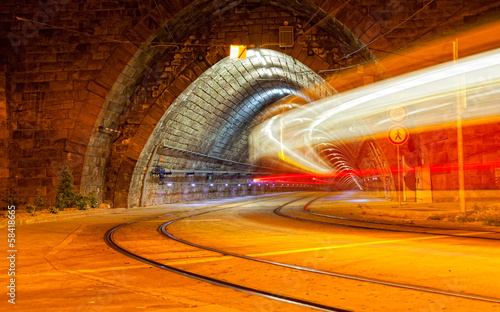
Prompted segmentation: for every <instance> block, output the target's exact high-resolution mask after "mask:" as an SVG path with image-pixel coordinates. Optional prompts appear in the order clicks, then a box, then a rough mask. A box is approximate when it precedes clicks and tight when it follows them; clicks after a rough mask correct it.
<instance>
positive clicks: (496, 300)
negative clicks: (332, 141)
mask: <svg viewBox="0 0 500 312" xmlns="http://www.w3.org/2000/svg"><path fill="white" fill-rule="evenodd" d="M320 197H321V196H320ZM297 200H299V199H297ZM297 200H294V201H297ZM314 200H316V199H313V200H312V201H314ZM294 201H292V202H294ZM312 201H310V202H312ZM292 202H288V203H286V204H284V205H281V206H279V207H278V208H276V209H274V212H275V213H276V211H277V210H278V213H277V214H279V210H280V209H281V208H283V207H285V206H287V205H289V204H290V203H292ZM310 202H309V203H310ZM309 203H308V204H309ZM218 210H220V209H218ZM218 210H212V211H205V212H202V213H197V214H193V215H189V216H185V217H181V218H177V219H174V220H171V221H168V222H166V223H164V224H162V225H160V227H159V228H158V230H159V231H160V232H161V233H162V234H163V235H165V236H167V237H169V238H171V239H173V240H175V241H177V242H179V243H182V244H186V245H189V246H192V247H196V248H200V249H204V250H208V251H212V252H216V253H220V254H222V255H226V256H232V257H235V258H240V259H246V260H250V261H255V262H260V263H265V264H270V265H276V266H280V267H286V268H290V269H297V270H301V271H306V272H310V273H316V274H321V275H327V276H332V277H338V278H344V279H350V280H356V281H361V282H367V283H372V284H379V285H384V286H390V287H396V288H403V289H408V290H413V291H419V292H427V293H433V294H438V295H446V296H453V297H460V298H465V299H472V300H479V301H487V302H493V303H500V299H499V298H493V297H486V296H480V295H475V294H467V293H459V292H453V291H447V290H442V289H436V288H430V287H423V286H417V285H411V284H402V283H395V282H389V281H383V280H378V279H371V278H366V277H360V276H355V275H348V274H341V273H335V272H328V271H322V270H316V269H311V268H308V267H302V266H297V265H292V264H286V263H281V262H275V261H270V260H265V259H260V258H255V257H250V256H245V255H240V254H236V253H232V252H228V251H224V250H219V249H216V248H211V247H207V246H202V245H198V244H196V243H192V242H189V241H186V240H183V239H180V238H178V237H175V236H174V235H173V234H171V233H169V232H168V231H167V227H168V226H169V225H171V224H173V223H175V222H177V221H181V220H184V219H187V218H191V217H194V216H199V215H203V214H207V213H211V212H215V211H218ZM283 216H285V217H288V216H286V215H283ZM292 218H293V217H292ZM293 219H295V218H293ZM305 220H307V219H305ZM320 223H321V222H320Z"/></svg>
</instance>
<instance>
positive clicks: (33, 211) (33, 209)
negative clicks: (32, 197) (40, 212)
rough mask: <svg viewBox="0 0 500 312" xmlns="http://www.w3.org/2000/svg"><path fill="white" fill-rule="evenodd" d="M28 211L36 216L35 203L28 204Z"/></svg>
mask: <svg viewBox="0 0 500 312" xmlns="http://www.w3.org/2000/svg"><path fill="white" fill-rule="evenodd" d="M26 211H28V213H31V215H32V216H34V215H35V211H36V207H35V205H32V204H28V205H27V206H26Z"/></svg>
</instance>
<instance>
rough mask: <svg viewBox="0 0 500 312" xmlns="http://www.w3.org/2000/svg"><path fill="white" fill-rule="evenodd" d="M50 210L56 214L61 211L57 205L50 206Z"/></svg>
mask: <svg viewBox="0 0 500 312" xmlns="http://www.w3.org/2000/svg"><path fill="white" fill-rule="evenodd" d="M49 212H50V213H53V214H56V213H58V212H59V209H57V208H56V207H54V206H49Z"/></svg>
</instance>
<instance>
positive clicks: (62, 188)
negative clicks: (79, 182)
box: [56, 163, 76, 210]
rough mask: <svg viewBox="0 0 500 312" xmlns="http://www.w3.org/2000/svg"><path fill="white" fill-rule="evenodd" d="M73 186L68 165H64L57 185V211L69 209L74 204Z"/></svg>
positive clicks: (74, 193)
mask: <svg viewBox="0 0 500 312" xmlns="http://www.w3.org/2000/svg"><path fill="white" fill-rule="evenodd" d="M75 195H76V192H75V186H74V185H73V175H72V174H71V172H70V171H69V168H68V165H67V164H66V163H64V165H63V167H62V168H61V173H60V174H59V183H58V185H57V195H56V206H57V208H59V210H64V208H67V207H71V205H73V203H74V202H75Z"/></svg>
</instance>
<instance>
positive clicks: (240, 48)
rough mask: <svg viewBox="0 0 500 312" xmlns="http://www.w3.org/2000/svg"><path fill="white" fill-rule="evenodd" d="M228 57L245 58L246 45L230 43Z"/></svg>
mask: <svg viewBox="0 0 500 312" xmlns="http://www.w3.org/2000/svg"><path fill="white" fill-rule="evenodd" d="M229 58H230V59H246V58H247V46H244V45H231V50H230V53H229Z"/></svg>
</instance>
